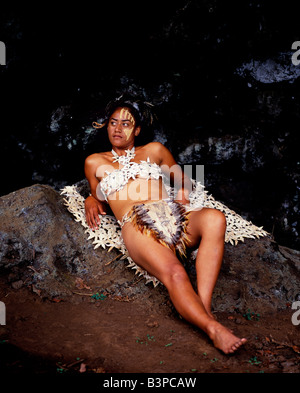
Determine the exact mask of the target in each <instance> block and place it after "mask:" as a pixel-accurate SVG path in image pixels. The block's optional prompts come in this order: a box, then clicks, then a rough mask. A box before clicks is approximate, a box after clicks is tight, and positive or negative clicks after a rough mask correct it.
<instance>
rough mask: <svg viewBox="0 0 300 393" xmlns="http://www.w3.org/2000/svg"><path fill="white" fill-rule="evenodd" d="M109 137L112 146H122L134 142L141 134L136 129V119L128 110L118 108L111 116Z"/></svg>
mask: <svg viewBox="0 0 300 393" xmlns="http://www.w3.org/2000/svg"><path fill="white" fill-rule="evenodd" d="M107 131H108V137H109V140H110V142H111V144H112V145H116V146H120V147H121V146H122V145H123V144H125V145H126V144H130V142H133V141H134V138H135V136H137V135H138V134H139V132H140V127H135V119H134V117H133V116H132V114H131V113H130V111H129V109H128V108H126V107H125V108H117V109H116V110H115V111H114V112H113V114H112V115H111V117H110V119H109V121H108V125H107Z"/></svg>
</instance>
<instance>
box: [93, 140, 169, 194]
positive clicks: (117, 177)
mask: <svg viewBox="0 0 300 393" xmlns="http://www.w3.org/2000/svg"><path fill="white" fill-rule="evenodd" d="M111 152H112V154H113V156H114V157H115V158H114V161H113V162H119V163H120V164H121V165H123V167H122V168H120V169H115V170H114V171H112V172H109V171H105V174H107V176H105V177H104V178H103V179H102V180H101V182H100V187H101V191H102V193H103V195H104V197H105V199H106V201H107V197H108V196H109V195H111V194H113V193H114V192H116V191H120V190H122V189H123V188H124V187H125V185H126V184H127V183H128V181H129V180H130V179H136V178H137V177H138V178H142V179H146V180H149V179H156V180H158V179H159V178H160V177H163V173H162V170H161V168H160V166H159V165H157V164H156V163H151V162H150V158H149V157H148V158H147V161H140V162H139V163H138V162H132V161H131V160H132V159H133V158H134V157H135V148H134V147H133V148H132V149H131V150H125V152H126V155H125V156H119V155H118V154H117V153H116V152H115V151H114V150H112V151H111Z"/></svg>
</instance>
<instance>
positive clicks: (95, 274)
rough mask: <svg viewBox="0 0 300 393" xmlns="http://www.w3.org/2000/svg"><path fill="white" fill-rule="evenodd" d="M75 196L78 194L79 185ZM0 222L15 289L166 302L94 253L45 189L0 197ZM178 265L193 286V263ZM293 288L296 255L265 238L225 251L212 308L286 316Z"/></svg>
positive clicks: (298, 263)
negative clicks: (275, 312)
mask: <svg viewBox="0 0 300 393" xmlns="http://www.w3.org/2000/svg"><path fill="white" fill-rule="evenodd" d="M79 189H80V190H81V191H82V192H83V193H84V192H85V191H84V183H83V187H81V188H80V187H79ZM0 222H1V227H0V228H1V230H0V272H1V274H2V275H5V276H6V277H7V280H8V282H9V283H10V284H11V285H12V286H13V288H15V289H17V288H19V287H20V286H23V285H25V286H28V288H30V289H31V290H33V291H34V292H36V293H38V294H39V295H40V296H44V297H48V298H54V297H61V298H63V297H68V299H69V300H71V301H72V298H73V296H72V295H73V294H74V293H84V294H86V295H88V294H89V295H92V294H95V293H97V292H98V293H103V292H104V293H106V294H109V295H111V296H113V297H114V296H115V297H128V298H132V297H134V296H136V295H138V296H146V297H149V296H152V299H153V300H154V299H156V300H157V301H159V302H163V301H165V300H166V296H167V291H166V289H165V288H164V287H163V285H161V284H160V285H158V286H157V287H156V288H154V287H153V286H152V284H148V285H145V280H144V278H142V277H139V276H138V275H136V274H135V273H134V271H132V270H130V269H128V268H127V264H126V263H125V261H123V260H120V259H121V258H120V256H121V255H120V253H119V252H118V251H117V250H111V251H109V250H107V249H103V248H97V249H94V245H93V244H92V242H91V241H89V240H87V234H86V233H85V229H84V227H83V226H82V225H80V224H79V223H77V222H76V221H75V220H74V218H73V216H72V215H71V214H70V213H69V212H68V210H67V209H66V207H65V206H64V201H63V197H62V196H61V195H60V194H59V193H58V192H57V191H55V190H54V189H53V188H52V187H50V186H48V185H39V184H36V185H33V186H31V187H27V188H23V189H20V190H18V191H15V192H12V193H10V194H8V195H5V196H3V197H1V198H0ZM184 264H185V266H186V269H187V271H188V273H189V275H190V277H191V280H192V282H193V284H195V280H196V277H195V268H194V262H190V261H185V262H184ZM299 282H300V252H299V251H295V250H291V249H288V248H286V247H282V246H280V245H278V244H277V243H276V242H274V241H273V240H272V239H271V238H269V237H263V238H260V239H256V240H254V239H245V241H244V242H243V243H239V244H238V245H236V246H233V245H231V244H226V246H225V254H224V262H223V266H222V269H221V273H220V277H219V280H218V283H217V286H216V288H215V292H214V299H213V306H214V309H215V310H218V311H223V310H233V309H235V310H240V311H241V312H243V311H245V310H246V309H252V310H255V311H261V310H262V309H264V310H268V311H272V310H277V309H285V308H286V306H287V304H288V303H291V302H293V301H295V300H299V299H300V288H299ZM74 298H76V297H74Z"/></svg>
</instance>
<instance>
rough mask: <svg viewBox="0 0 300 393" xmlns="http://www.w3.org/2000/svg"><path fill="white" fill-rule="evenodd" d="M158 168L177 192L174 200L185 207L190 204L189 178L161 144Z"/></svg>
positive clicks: (190, 183)
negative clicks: (159, 167)
mask: <svg viewBox="0 0 300 393" xmlns="http://www.w3.org/2000/svg"><path fill="white" fill-rule="evenodd" d="M159 145H160V146H159V147H158V148H159V153H160V158H161V162H160V166H161V168H162V171H163V172H164V174H165V175H166V176H167V177H169V179H170V182H171V184H172V185H174V186H175V187H176V189H177V190H178V192H177V195H176V197H175V200H176V201H178V202H180V203H182V204H184V205H186V204H188V203H190V201H189V194H190V192H191V191H192V189H193V184H192V182H191V179H190V177H189V176H188V175H187V174H185V173H184V171H182V169H181V167H180V165H178V164H177V163H176V161H175V159H174V157H173V155H172V154H171V152H170V151H169V150H168V149H167V148H166V147H165V146H164V145H162V144H159Z"/></svg>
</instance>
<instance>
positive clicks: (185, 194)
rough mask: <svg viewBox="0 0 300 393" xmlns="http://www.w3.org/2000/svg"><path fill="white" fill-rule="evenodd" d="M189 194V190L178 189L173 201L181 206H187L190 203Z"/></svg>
mask: <svg viewBox="0 0 300 393" xmlns="http://www.w3.org/2000/svg"><path fill="white" fill-rule="evenodd" d="M189 194H190V193H189V190H187V189H185V188H180V189H179V190H178V192H177V196H176V198H175V201H176V202H179V203H181V204H182V205H188V204H189V203H190V199H189Z"/></svg>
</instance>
